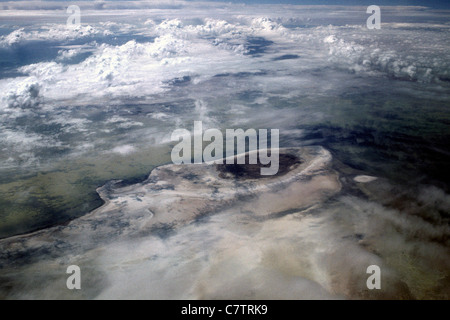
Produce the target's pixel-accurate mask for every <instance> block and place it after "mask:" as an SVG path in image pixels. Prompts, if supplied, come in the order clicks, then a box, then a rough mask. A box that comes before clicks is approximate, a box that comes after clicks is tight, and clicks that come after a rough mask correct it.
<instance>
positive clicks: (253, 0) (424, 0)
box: [0, 0, 450, 9]
mask: <svg viewBox="0 0 450 320" xmlns="http://www.w3.org/2000/svg"><path fill="white" fill-rule="evenodd" d="M7 1H12V2H14V1H22V0H0V2H7ZM23 1H25V0H23ZM44 1H45V0H44ZM49 1H67V2H74V1H75V0H49ZM82 1H86V0H82ZM87 1H89V0H87ZM93 1H95V0H93ZM106 1H127V0H106ZM130 1H135V0H130ZM147 1H148V0H147ZM186 1H191V2H193V1H208V2H232V3H249V4H258V3H261V4H268V3H269V4H276V3H285V4H299V5H362V6H366V5H367V6H369V5H372V4H375V5H380V6H382V5H383V6H387V5H391V6H397V5H401V6H426V7H433V8H448V9H450V0H186Z"/></svg>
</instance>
